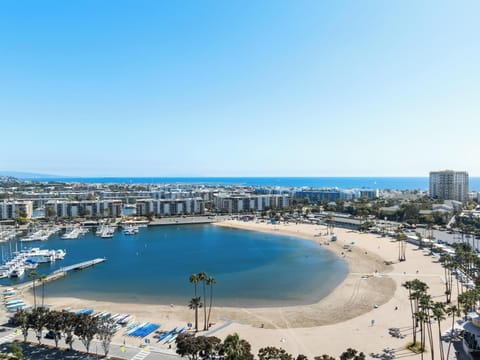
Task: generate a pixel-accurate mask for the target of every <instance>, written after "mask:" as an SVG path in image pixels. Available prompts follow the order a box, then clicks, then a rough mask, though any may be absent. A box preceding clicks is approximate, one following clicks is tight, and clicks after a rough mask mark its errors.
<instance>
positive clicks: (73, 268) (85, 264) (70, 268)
mask: <svg viewBox="0 0 480 360" xmlns="http://www.w3.org/2000/svg"><path fill="white" fill-rule="evenodd" d="M106 260H107V259H106V258H98V259H93V260H88V261H84V262H81V263H78V264H74V265H70V266H66V267H62V268H60V269H58V270H55V271H54V272H53V273H51V274H50V275H47V276H45V278H43V281H44V282H49V281H52V280H56V279H60V278H62V277H64V276H66V275H67V273H69V272H70V271H77V270H82V269H86V268H88V267H90V266H93V265H96V264H100V263H102V262H104V261H106ZM32 280H33V279H32ZM32 280H30V281H27V282H25V283H22V284H19V285H18V286H16V287H17V288H18V289H21V290H23V289H27V288H30V287H33V281H32ZM36 280H37V281H36V282H37V285H38V284H40V279H39V278H37V279H36Z"/></svg>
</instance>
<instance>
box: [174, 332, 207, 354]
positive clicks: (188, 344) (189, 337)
mask: <svg viewBox="0 0 480 360" xmlns="http://www.w3.org/2000/svg"><path fill="white" fill-rule="evenodd" d="M199 338H200V336H199V337H196V336H194V335H193V334H189V333H182V334H180V335H178V336H177V338H176V339H175V344H176V345H177V349H176V352H177V354H178V355H180V356H181V357H185V356H186V357H188V358H189V359H190V360H197V359H198V357H199V354H200V351H201V350H202V348H201V344H200V341H198V339H199Z"/></svg>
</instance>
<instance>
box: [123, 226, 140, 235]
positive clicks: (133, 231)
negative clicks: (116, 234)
mask: <svg viewBox="0 0 480 360" xmlns="http://www.w3.org/2000/svg"><path fill="white" fill-rule="evenodd" d="M123 233H124V234H125V235H135V234H138V226H136V225H128V226H127V227H126V228H124V229H123Z"/></svg>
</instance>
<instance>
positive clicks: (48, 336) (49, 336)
mask: <svg viewBox="0 0 480 360" xmlns="http://www.w3.org/2000/svg"><path fill="white" fill-rule="evenodd" d="M54 338H55V332H54V331H52V330H49V331H48V332H47V333H46V334H45V339H54ZM61 338H62V334H61V333H60V332H57V339H61Z"/></svg>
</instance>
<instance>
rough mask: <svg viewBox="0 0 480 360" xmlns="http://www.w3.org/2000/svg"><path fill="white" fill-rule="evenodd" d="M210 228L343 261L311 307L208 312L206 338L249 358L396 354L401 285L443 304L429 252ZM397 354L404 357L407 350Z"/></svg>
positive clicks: (166, 318)
mask: <svg viewBox="0 0 480 360" xmlns="http://www.w3.org/2000/svg"><path fill="white" fill-rule="evenodd" d="M216 225H217V226H225V227H232V228H238V229H243V230H252V231H263V232H271V233H278V234H285V235H291V236H295V237H299V238H304V239H308V240H311V241H314V242H316V243H318V244H319V246H323V247H325V248H326V249H328V250H329V251H333V252H335V253H336V254H337V255H338V256H341V257H344V258H345V260H346V261H347V262H348V266H349V274H348V276H347V277H346V279H345V280H344V281H343V282H342V283H341V284H340V285H339V286H338V287H337V288H335V290H334V291H333V292H332V293H330V294H329V295H328V296H327V297H325V298H323V299H321V300H320V301H319V302H317V303H315V304H311V305H302V306H288V307H276V308H272V307H269V308H238V307H236V308H233V307H221V308H213V309H212V319H211V322H213V323H215V325H214V326H213V327H212V328H211V329H210V331H209V332H206V335H215V336H217V337H219V338H222V339H223V338H224V337H225V336H226V335H228V334H231V333H233V332H237V333H239V334H240V336H241V337H242V338H245V339H246V340H248V341H249V342H250V343H251V344H252V348H253V351H254V353H256V352H257V351H258V349H259V348H261V347H264V346H277V347H282V348H284V349H286V350H287V351H288V352H290V353H292V354H294V355H295V356H296V355H297V354H299V353H302V354H305V355H307V356H309V357H310V358H313V357H314V356H318V355H321V354H330V355H333V356H338V355H339V354H340V353H341V352H343V351H344V350H345V349H346V348H348V347H353V348H355V349H357V350H359V351H363V352H365V353H366V354H370V353H381V352H382V349H384V348H386V347H390V348H393V349H401V348H402V347H404V345H405V344H406V343H407V342H408V341H410V339H411V336H410V333H411V328H410V326H411V325H410V322H411V318H410V316H411V315H410V307H409V301H408V294H407V291H406V290H405V289H404V288H403V287H402V286H401V284H402V283H403V282H405V281H407V280H412V279H414V278H418V279H420V280H422V281H424V282H426V283H427V284H428V286H429V288H430V290H429V292H430V294H431V295H432V298H433V299H434V300H436V301H440V300H444V296H443V292H444V282H443V277H442V276H443V269H442V267H441V266H440V264H439V263H438V262H437V260H436V259H435V258H434V257H432V256H429V254H428V251H426V250H419V249H417V247H416V246H413V245H411V244H408V245H407V253H406V259H407V260H406V261H405V262H398V244H397V243H396V242H395V241H393V240H392V239H390V238H382V237H380V236H378V235H374V234H361V233H358V232H353V231H348V230H344V229H335V234H336V235H337V239H338V240H337V241H335V242H332V241H329V240H330V236H329V235H328V236H327V235H326V228H325V227H324V226H319V225H308V224H298V225H295V224H277V225H272V224H267V223H255V222H242V221H234V220H229V221H224V222H221V223H217V224H216ZM319 234H322V235H321V236H319ZM352 242H354V244H353V245H352ZM344 245H351V251H347V250H346V249H345V248H344ZM387 264H389V265H387ZM312 276H315V274H312ZM23 296H24V297H25V298H26V301H27V302H28V303H29V304H33V298H32V296H31V295H30V294H29V293H28V292H25V293H24V294H23ZM47 296H48V294H47ZM45 303H46V304H49V305H51V306H52V308H54V309H62V308H71V309H79V308H83V307H93V308H95V310H96V311H110V312H112V313H132V314H134V316H135V319H136V321H139V322H144V321H150V322H157V323H160V324H162V329H171V328H173V327H174V326H185V324H186V323H187V322H193V317H194V315H193V311H192V310H189V309H188V308H187V306H186V305H182V304H171V305H142V304H122V303H110V302H101V301H90V300H84V299H75V298H51V297H47V298H46V299H45ZM200 319H201V320H200V325H201V327H202V328H203V317H202V316H200ZM372 320H373V321H374V324H373V325H372ZM445 326H446V327H447V323H445ZM392 327H395V328H399V329H400V330H401V333H402V334H404V335H406V337H405V338H403V339H399V338H395V337H392V336H390V335H389V333H388V329H389V328H392ZM201 333H202V332H201ZM123 341H125V342H126V343H127V344H130V345H132V346H138V345H140V340H138V339H131V338H128V337H126V338H125V337H124V335H123V332H122V331H120V332H119V333H118V334H117V335H116V337H115V339H114V342H117V343H121V342H123ZM152 345H153V346H154V347H162V346H163V347H164V348H166V346H164V345H160V344H156V343H155V340H154V339H152ZM167 351H168V350H167ZM170 351H174V349H172V350H170ZM400 353H404V354H407V351H406V350H402V351H401V352H400Z"/></svg>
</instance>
